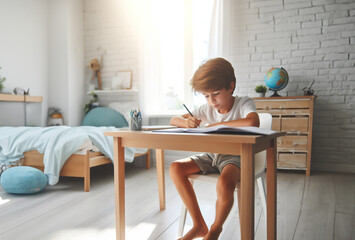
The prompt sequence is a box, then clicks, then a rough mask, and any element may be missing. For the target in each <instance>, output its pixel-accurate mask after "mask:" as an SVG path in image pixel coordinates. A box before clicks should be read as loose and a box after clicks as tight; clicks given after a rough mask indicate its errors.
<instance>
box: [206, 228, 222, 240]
mask: <svg viewBox="0 0 355 240" xmlns="http://www.w3.org/2000/svg"><path fill="white" fill-rule="evenodd" d="M221 232H222V228H218V229H216V228H213V227H211V230H210V231H209V232H208V233H207V234H206V236H205V237H204V238H203V240H218V237H219V235H220V234H221Z"/></svg>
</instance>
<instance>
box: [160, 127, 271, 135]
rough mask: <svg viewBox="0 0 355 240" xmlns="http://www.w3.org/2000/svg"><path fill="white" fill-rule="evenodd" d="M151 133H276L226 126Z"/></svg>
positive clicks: (263, 129)
mask: <svg viewBox="0 0 355 240" xmlns="http://www.w3.org/2000/svg"><path fill="white" fill-rule="evenodd" d="M153 132H166V133H221V134H253V135H271V134H274V133H276V131H273V130H269V129H265V128H258V127H229V126H226V125H217V126H214V127H206V128H172V129H160V130H153Z"/></svg>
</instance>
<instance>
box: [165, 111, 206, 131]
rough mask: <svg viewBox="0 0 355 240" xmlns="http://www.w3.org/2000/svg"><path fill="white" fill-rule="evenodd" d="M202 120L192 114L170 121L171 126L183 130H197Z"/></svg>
mask: <svg viewBox="0 0 355 240" xmlns="http://www.w3.org/2000/svg"><path fill="white" fill-rule="evenodd" d="M200 123H201V120H199V119H197V118H195V117H192V116H191V115H190V114H188V113H187V114H184V115H181V116H175V117H172V118H171V119H170V125H173V126H177V127H183V128H196V127H198V126H200Z"/></svg>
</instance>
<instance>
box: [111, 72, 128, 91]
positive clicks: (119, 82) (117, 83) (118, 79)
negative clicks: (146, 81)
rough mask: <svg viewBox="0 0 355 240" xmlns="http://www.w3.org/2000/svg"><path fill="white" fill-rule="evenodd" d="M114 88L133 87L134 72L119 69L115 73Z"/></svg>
mask: <svg viewBox="0 0 355 240" xmlns="http://www.w3.org/2000/svg"><path fill="white" fill-rule="evenodd" d="M111 87H112V90H129V89H132V72H131V71H118V72H116V73H115V74H114V76H113V78H112V84H111Z"/></svg>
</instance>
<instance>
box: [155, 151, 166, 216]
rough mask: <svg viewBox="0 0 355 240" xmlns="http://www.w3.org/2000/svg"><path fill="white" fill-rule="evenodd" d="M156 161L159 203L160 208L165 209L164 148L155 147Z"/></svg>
mask: <svg viewBox="0 0 355 240" xmlns="http://www.w3.org/2000/svg"><path fill="white" fill-rule="evenodd" d="M155 155H156V163H157V175H158V190H159V204H160V210H164V209H165V169H164V150H163V149H156V150H155Z"/></svg>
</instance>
